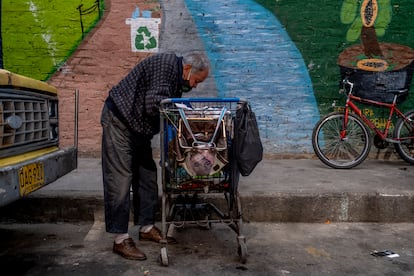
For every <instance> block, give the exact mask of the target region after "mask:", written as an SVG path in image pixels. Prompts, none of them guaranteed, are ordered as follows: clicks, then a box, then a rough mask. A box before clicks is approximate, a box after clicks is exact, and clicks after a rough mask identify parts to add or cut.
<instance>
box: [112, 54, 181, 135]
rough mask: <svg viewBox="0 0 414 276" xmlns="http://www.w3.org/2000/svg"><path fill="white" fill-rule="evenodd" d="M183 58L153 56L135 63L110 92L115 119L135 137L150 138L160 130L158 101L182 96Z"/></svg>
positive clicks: (164, 55)
mask: <svg viewBox="0 0 414 276" xmlns="http://www.w3.org/2000/svg"><path fill="white" fill-rule="evenodd" d="M182 71H183V65H182V58H181V57H177V56H176V55H175V54H155V55H153V56H150V57H148V58H146V59H144V60H143V61H141V62H140V63H139V64H137V65H136V66H135V67H134V68H133V69H132V70H131V72H129V73H128V75H127V76H125V78H123V79H122V80H121V81H120V82H119V83H118V84H117V85H115V86H114V87H112V89H111V90H110V91H109V97H110V100H111V101H112V103H113V104H114V105H115V109H116V112H115V114H118V116H121V118H119V119H121V120H122V121H123V122H125V123H126V124H128V126H129V128H130V129H131V130H132V131H133V132H135V133H138V134H141V135H144V136H148V137H152V136H153V135H155V134H157V133H158V132H159V131H160V125H159V123H160V122H159V121H160V117H159V116H160V114H159V106H160V102H161V101H162V100H163V99H166V98H179V97H181V95H182V92H181V85H182V82H183V80H182Z"/></svg>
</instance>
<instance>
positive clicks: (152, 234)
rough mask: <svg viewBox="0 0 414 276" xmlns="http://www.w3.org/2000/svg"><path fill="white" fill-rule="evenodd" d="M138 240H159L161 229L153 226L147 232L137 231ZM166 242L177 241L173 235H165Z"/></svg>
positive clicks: (160, 238)
mask: <svg viewBox="0 0 414 276" xmlns="http://www.w3.org/2000/svg"><path fill="white" fill-rule="evenodd" d="M139 240H140V241H153V242H158V243H159V242H160V241H161V240H162V235H161V230H160V229H158V228H157V227H155V226H153V227H152V228H151V230H150V231H149V232H148V233H145V232H139ZM167 243H171V244H173V243H177V240H176V239H175V238H173V237H167Z"/></svg>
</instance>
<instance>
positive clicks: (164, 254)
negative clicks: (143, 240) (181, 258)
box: [160, 247, 168, 266]
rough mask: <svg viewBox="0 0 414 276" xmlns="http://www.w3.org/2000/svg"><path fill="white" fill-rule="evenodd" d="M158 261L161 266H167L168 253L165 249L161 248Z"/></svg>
mask: <svg viewBox="0 0 414 276" xmlns="http://www.w3.org/2000/svg"><path fill="white" fill-rule="evenodd" d="M160 261H161V264H162V265H163V266H168V253H167V248H166V247H162V248H161V253H160Z"/></svg>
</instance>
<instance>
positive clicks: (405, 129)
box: [394, 110, 414, 164]
mask: <svg viewBox="0 0 414 276" xmlns="http://www.w3.org/2000/svg"><path fill="white" fill-rule="evenodd" d="M404 115H405V116H406V117H407V119H408V122H406V121H404V120H403V119H402V118H399V119H398V121H397V124H396V125H395V129H394V137H395V138H396V139H398V140H399V141H400V143H395V144H394V147H395V150H396V151H397V153H398V155H399V156H400V157H401V158H402V159H403V160H405V161H406V162H408V163H410V164H414V139H413V138H412V137H413V136H414V110H411V111H408V112H407V113H405V114H404ZM410 137H411V138H410Z"/></svg>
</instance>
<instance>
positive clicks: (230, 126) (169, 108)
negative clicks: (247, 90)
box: [160, 98, 248, 266]
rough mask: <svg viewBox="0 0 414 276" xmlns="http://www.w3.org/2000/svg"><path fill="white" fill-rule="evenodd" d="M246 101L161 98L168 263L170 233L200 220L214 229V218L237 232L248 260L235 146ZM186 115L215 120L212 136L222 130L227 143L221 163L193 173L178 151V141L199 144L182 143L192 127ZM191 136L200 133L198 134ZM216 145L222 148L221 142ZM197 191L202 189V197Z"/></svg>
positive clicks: (164, 253)
mask: <svg viewBox="0 0 414 276" xmlns="http://www.w3.org/2000/svg"><path fill="white" fill-rule="evenodd" d="M246 104H248V103H247V101H246V100H244V99H240V98H170V99H165V100H163V101H162V102H161V105H160V114H161V120H160V129H161V131H160V149H161V151H160V158H161V161H160V164H161V181H162V208H161V209H162V218H161V223H162V225H161V232H162V241H161V252H160V262H161V264H162V265H163V266H168V263H169V257H168V252H167V245H168V243H167V237H169V236H172V235H173V233H174V231H176V230H177V231H180V230H182V229H183V228H184V227H185V226H186V225H198V226H200V227H204V228H206V229H210V228H211V226H212V224H213V223H223V224H225V225H227V226H229V227H230V228H231V229H232V230H233V231H234V232H235V233H236V234H237V245H238V248H237V253H238V255H239V257H240V262H241V263H243V264H244V263H246V261H247V246H246V238H245V236H244V235H243V231H242V230H243V216H242V207H241V202H240V195H239V192H238V180H239V172H238V171H237V166H236V165H235V162H234V158H233V153H232V150H233V149H232V147H231V145H232V141H233V133H234V120H235V114H236V111H237V109H238V108H240V107H241V106H242V105H246ZM220 112H221V113H220ZM183 116H184V117H183ZM188 120H190V121H191V120H196V121H199V122H200V121H201V122H206V123H207V122H209V121H210V122H214V124H215V125H216V126H217V128H216V129H215V133H214V136H215V135H216V134H217V136H218V135H220V139H225V143H224V145H225V146H226V148H225V150H226V151H227V152H224V154H225V156H226V158H227V160H225V162H223V163H221V166H222V167H221V168H220V170H218V171H214V172H213V173H212V174H208V175H192V174H191V172H189V170H187V169H186V168H185V166H183V162H185V161H183V160H184V159H183V158H182V156H179V155H180V154H179V153H178V151H179V148H177V147H180V146H181V149H183V148H184V150H185V151H191V150H192V148H193V149H194V148H196V147H197V146H198V145H196V146H194V143H193V144H192V145H187V146H183V145H182V144H180V143H179V142H178V141H179V139H180V138H182V135H183V129H184V128H191V127H190V126H189V124H188V122H187V121H188ZM203 124H204V123H203ZM190 132H191V131H190ZM192 137H193V138H194V139H196V138H195V136H194V135H193V136H192ZM221 141H222V140H221ZM222 142H223V141H222ZM206 144H209V143H206ZM210 144H211V143H210ZM212 144H214V143H212ZM214 146H215V148H216V149H217V150H220V151H221V153H223V152H222V151H223V143H222V144H221V145H214ZM178 157H179V158H178ZM226 158H222V159H226ZM219 163H220V162H219ZM220 194H223V195H224V200H220V199H219V198H220V197H219V195H220ZM199 195H203V198H200V197H199Z"/></svg>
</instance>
